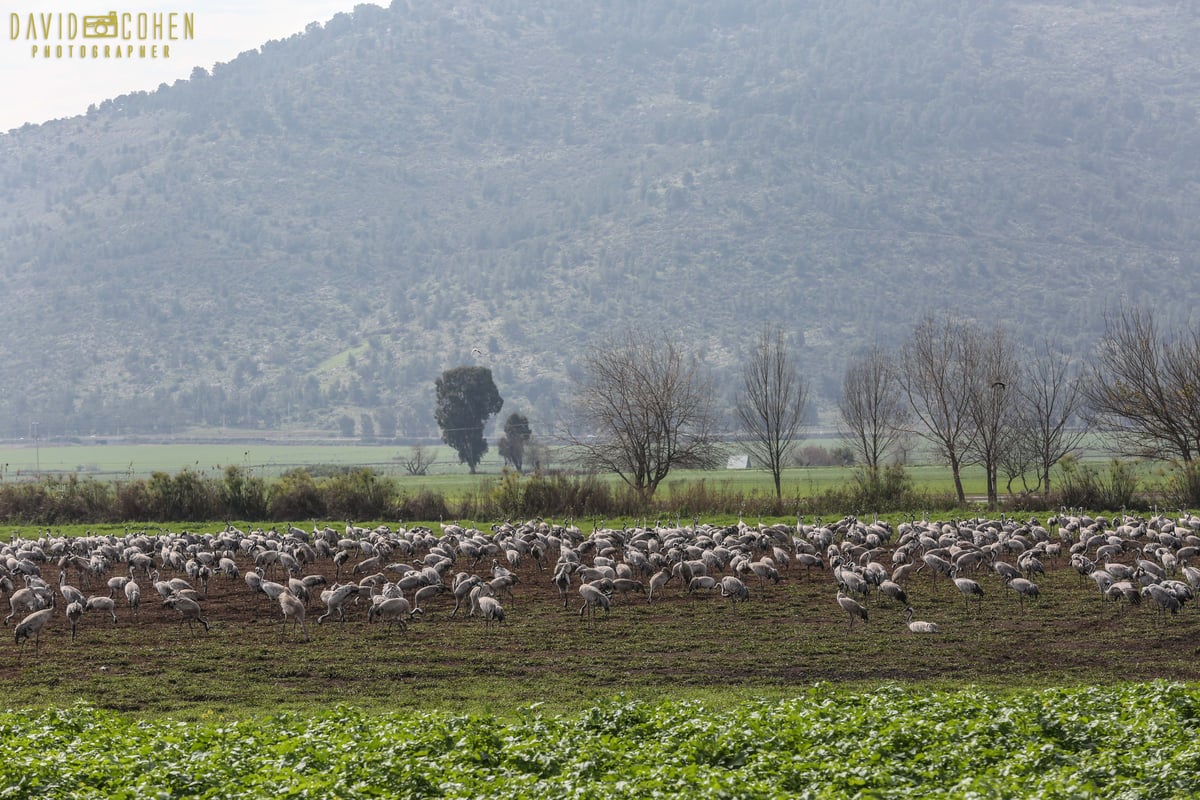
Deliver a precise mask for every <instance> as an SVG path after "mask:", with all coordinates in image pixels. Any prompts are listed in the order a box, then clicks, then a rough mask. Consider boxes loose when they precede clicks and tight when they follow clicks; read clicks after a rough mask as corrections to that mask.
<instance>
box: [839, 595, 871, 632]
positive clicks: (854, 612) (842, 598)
mask: <svg viewBox="0 0 1200 800" xmlns="http://www.w3.org/2000/svg"><path fill="white" fill-rule="evenodd" d="M837 602H838V605H839V606H841V607H842V610H843V611H845V612H846V614H848V615H849V617H850V626H849V629H850V630H854V618H855V617H861V618H862V621H863V623H866V621H867V609H866V606H864V605H863V604H862V603H860V602H858V601H857V600H855V599H854V598H853V597H850V596H849V595H848V594H846V593H845V592H841V591H839V592H838V593H837Z"/></svg>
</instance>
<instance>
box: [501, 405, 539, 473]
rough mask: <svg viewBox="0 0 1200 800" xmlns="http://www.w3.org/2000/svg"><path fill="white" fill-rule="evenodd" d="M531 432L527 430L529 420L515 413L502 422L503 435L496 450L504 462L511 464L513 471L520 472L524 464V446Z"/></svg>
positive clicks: (531, 434)
mask: <svg viewBox="0 0 1200 800" xmlns="http://www.w3.org/2000/svg"><path fill="white" fill-rule="evenodd" d="M531 436H533V431H532V430H531V429H530V428H529V418H528V417H526V416H525V415H524V414H518V413H517V412H516V411H514V412H513V413H511V414H509V415H508V419H506V420H504V435H503V436H501V437H500V441H499V443H498V444H497V449H498V450H499V451H500V456H501V457H502V458H503V459H504V460H505V462H507V463H509V464H512V465H513V469H515V470H516V471H517V472H520V471H521V469H522V465H523V464H524V462H525V445H526V444H527V443H528V442H529V438H530V437H531Z"/></svg>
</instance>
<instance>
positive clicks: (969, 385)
mask: <svg viewBox="0 0 1200 800" xmlns="http://www.w3.org/2000/svg"><path fill="white" fill-rule="evenodd" d="M958 359H959V362H960V365H961V366H960V369H961V374H962V380H963V385H964V387H965V389H966V392H967V397H966V399H967V414H968V417H969V418H970V423H971V427H972V429H973V431H972V434H973V435H972V436H971V440H970V445H969V446H968V448H967V452H968V453H969V454H970V455H971V456H972V458H973V459H974V460H975V461H977V462H978V463H979V464H980V466H982V467H983V470H984V474H985V475H986V477H987V499H988V506H989V507H992V508H994V507H995V506H996V503H997V502H999V499H1000V496H999V495H1000V493H999V489H998V483H999V481H998V479H997V476H998V473H999V469H1000V462H1001V460H1002V459H1003V458H1004V457H1005V454H1006V451H1007V450H1008V448H1010V447H1011V446H1012V443H1013V439H1014V437H1015V435H1016V431H1017V429H1018V425H1017V422H1018V416H1017V411H1018V407H1019V402H1018V400H1019V395H1018V393H1017V383H1018V380H1019V377H1020V375H1019V368H1018V365H1017V354H1016V346H1015V345H1014V344H1013V343H1012V339H1011V338H1010V337H1009V336H1008V334H1007V333H1006V332H1005V330H1004V328H1002V327H1000V326H995V327H992V328H991V329H988V330H981V329H979V328H977V327H974V326H971V327H964V328H963V329H962V334H961V337H960V339H959V344H958Z"/></svg>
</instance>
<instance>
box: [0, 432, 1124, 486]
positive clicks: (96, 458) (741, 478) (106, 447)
mask: <svg viewBox="0 0 1200 800" xmlns="http://www.w3.org/2000/svg"><path fill="white" fill-rule="evenodd" d="M804 443H805V444H815V445H819V446H823V447H832V446H834V445H835V444H836V440H833V439H813V440H804ZM1092 444H1093V447H1091V448H1090V449H1089V451H1088V456H1087V457H1088V458H1089V459H1096V458H1101V456H1099V455H1098V454H1097V452H1098V451H1097V449H1096V448H1095V447H1094V443H1092ZM426 451H427V452H428V451H432V452H434V453H435V454H436V456H437V462H436V463H435V464H434V465H433V467H432V468H431V469H430V471H429V472H430V474H429V475H426V476H422V477H414V476H411V475H409V474H407V472H406V471H405V469H404V465H403V461H404V460H405V459H406V458H407V457H408V456H409V454H410V448H409V447H407V446H398V445H319V444H269V443H261V444H246V443H244V442H243V443H236V442H235V443H229V444H96V445H68V446H62V445H56V446H42V447H37V448H35V447H32V446H29V445H6V446H0V477H2V478H3V479H4V480H17V481H20V480H32V479H34V478H35V477H36V476H37V475H39V474H41V475H48V474H49V475H70V474H75V475H79V476H88V477H93V478H97V479H101V480H131V479H135V478H146V477H149V476H150V475H151V474H152V473H154V472H160V471H161V472H167V473H169V474H175V473H177V472H179V471H180V470H182V469H185V468H186V469H192V470H195V471H196V472H199V473H201V474H202V475H207V476H211V477H217V476H219V475H220V474H221V472H222V470H224V469H225V467H227V466H228V465H230V464H236V465H238V466H242V467H246V468H248V469H250V470H251V471H252V472H253V473H254V474H256V475H260V476H263V477H266V478H274V477H277V476H278V475H280V474H282V473H283V472H286V471H287V470H289V469H294V468H296V467H311V466H314V465H335V466H361V467H370V468H372V469H374V470H375V471H376V472H378V473H380V474H383V475H389V476H392V477H396V478H399V479H401V480H402V482H403V485H404V486H405V488H409V489H418V488H429V489H433V490H436V491H440V492H442V493H443V494H445V495H447V496H448V497H461V496H462V495H463V494H466V493H469V492H473V491H476V490H478V489H479V488H480V486H481V484H482V483H484V482H485V481H487V480H489V479H491V478H494V477H495V476H497V475H498V474H499V473H500V470H501V468H502V467H503V462H502V460H501V459H500V458H499V457H498V456H497V454H496V452H495V449H494V448H493V449H492V451H491V452H489V453H488V455H487V456H486V457H485V458H484V460H483V462H482V463H481V464H480V465H479V470H478V471H479V474H477V475H470V474H469V473H468V471H467V469H466V467H465V466H464V465H462V464H459V463H458V458H457V456H456V454H455V453H454V451H453V450H451V449H450V448H449V447H445V446H436V447H426ZM554 466H558V465H557V464H556V465H554ZM908 469H909V474H910V475H911V476H912V478H913V480H914V482H915V484H916V486H917V487H918V488H919V489H921V490H924V491H928V492H933V493H943V492H944V493H950V492H953V491H954V483H953V480H952V479H951V476H950V472H949V470H948V469H947V468H945V467H943V466H940V465H933V464H916V465H911V466H909V468H908ZM852 477H853V471H852V469H849V468H843V467H798V468H792V469H787V470H785V471H784V475H783V492H784V496H785V497H788V496H790V497H796V496H797V495H799V496H811V495H816V494H820V493H822V492H824V491H826V490H828V489H833V488H837V487H839V486H841V485H843V484H844V483H845V482H847V481H849V480H852ZM608 479H609V480H612V481H618V480H619V479H618V478H616V477H615V476H610V477H609V478H608ZM700 480H703V481H705V482H706V483H708V484H711V486H712V487H714V488H715V489H716V490H718V491H721V492H723V493H733V492H743V493H745V494H747V495H755V494H757V495H764V494H772V493H774V486H773V484H772V482H771V478H770V475H769V474H768V473H767V472H766V471H765V470H761V469H746V470H728V469H719V470H711V471H700V470H680V471H677V472H673V473H671V475H670V476H669V477H668V479H667V480H666V481H665V482H664V484H663V485H662V486H661V487H660V490H659V491H660V496H662V497H665V498H670V496H671V495H672V494H680V493H682V492H683V491H684V490H685V489H686V487H687V486H689V485H691V484H694V483H695V482H697V481H700ZM963 483H964V488H965V491H966V492H967V494H968V495H981V494H984V493H985V491H986V487H985V484H984V478H983V472H982V470H981V469H979V468H978V467H969V468H967V469H965V470H964V472H963ZM1014 488H1015V489H1016V490H1019V489H1020V487H1019V486H1016V487H1014ZM1003 489H1004V487H1003V485H1002V486H1001V490H1002V491H1003Z"/></svg>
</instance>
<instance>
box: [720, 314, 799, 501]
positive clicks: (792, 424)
mask: <svg viewBox="0 0 1200 800" xmlns="http://www.w3.org/2000/svg"><path fill="white" fill-rule="evenodd" d="M807 404H808V387H807V386H806V385H805V383H804V381H802V380H801V379H800V370H799V369H798V368H797V366H796V361H795V359H793V358H792V356H791V353H790V352H789V350H788V345H787V341H786V340H785V339H784V336H783V329H782V328H780V327H779V326H778V325H767V326H766V327H765V328H763V331H762V333H761V334H760V335H759V337H758V341H757V342H756V343H755V347H754V354H753V355H751V356H750V360H749V361H748V362H746V367H745V369H744V370H743V371H742V391H741V393H740V394H739V395H738V398H737V403H736V405H735V408H736V410H737V415H738V419H739V420H741V423H742V429H743V430H744V431H745V432H746V433H747V434H748V435H749V437H750V438H749V441H748V444H747V447H748V448H749V450H750V453H751V455H753V456H755V457H756V458H757V459H758V460H759V461H761V462H762V463H764V464H766V465H767V469H769V470H771V477H772V478H774V479H775V497H776V499H781V498H782V497H783V488H782V474H783V465H784V464H785V463H786V461H787V457H788V453H789V452H790V451H791V449H792V446H793V445H794V444H795V443H796V440H797V438H798V437H799V433H800V424H801V423H802V422H803V421H804V411H805V407H806V405H807Z"/></svg>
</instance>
